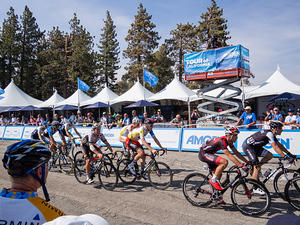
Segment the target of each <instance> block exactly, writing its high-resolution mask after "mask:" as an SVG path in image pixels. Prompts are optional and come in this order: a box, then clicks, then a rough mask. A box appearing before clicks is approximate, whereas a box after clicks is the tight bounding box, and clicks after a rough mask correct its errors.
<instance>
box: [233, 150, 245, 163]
mask: <svg viewBox="0 0 300 225" xmlns="http://www.w3.org/2000/svg"><path fill="white" fill-rule="evenodd" d="M230 148H231V150H232V151H233V153H234V154H235V155H236V157H238V158H239V159H240V160H242V161H243V162H245V163H248V160H247V159H246V158H245V157H244V156H243V155H242V154H241V153H239V152H238V150H237V149H236V148H235V147H234V146H230Z"/></svg>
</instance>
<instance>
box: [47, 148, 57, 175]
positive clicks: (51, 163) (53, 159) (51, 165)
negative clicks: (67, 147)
mask: <svg viewBox="0 0 300 225" xmlns="http://www.w3.org/2000/svg"><path fill="white" fill-rule="evenodd" d="M58 157H59V154H58V153H57V152H56V153H55V155H54V156H51V158H50V160H49V162H48V170H49V171H51V170H52V169H53V168H56V167H57V165H56V162H57V159H58Z"/></svg>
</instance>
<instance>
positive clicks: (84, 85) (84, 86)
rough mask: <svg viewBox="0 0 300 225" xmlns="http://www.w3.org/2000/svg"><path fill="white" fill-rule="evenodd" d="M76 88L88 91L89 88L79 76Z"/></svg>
mask: <svg viewBox="0 0 300 225" xmlns="http://www.w3.org/2000/svg"><path fill="white" fill-rule="evenodd" d="M78 89H81V90H83V91H86V92H88V91H89V89H90V86H89V85H87V84H86V83H84V82H83V81H82V80H80V78H79V77H78Z"/></svg>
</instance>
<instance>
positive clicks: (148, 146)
mask: <svg viewBox="0 0 300 225" xmlns="http://www.w3.org/2000/svg"><path fill="white" fill-rule="evenodd" d="M141 141H142V144H143V145H144V146H146V148H148V149H149V150H150V151H151V152H153V154H156V153H157V150H155V149H153V148H152V147H151V146H150V145H149V144H148V142H147V141H146V140H145V138H143V137H141Z"/></svg>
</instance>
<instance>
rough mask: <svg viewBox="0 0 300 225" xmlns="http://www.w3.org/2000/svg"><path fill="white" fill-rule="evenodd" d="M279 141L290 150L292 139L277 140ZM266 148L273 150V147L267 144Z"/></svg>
mask: <svg viewBox="0 0 300 225" xmlns="http://www.w3.org/2000/svg"><path fill="white" fill-rule="evenodd" d="M277 139H278V141H279V142H280V143H281V144H282V145H283V146H284V147H285V148H286V149H287V150H290V148H291V147H290V146H291V145H290V139H289V138H287V139H282V138H277ZM265 148H266V149H271V148H272V146H271V145H270V144H267V145H265Z"/></svg>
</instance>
